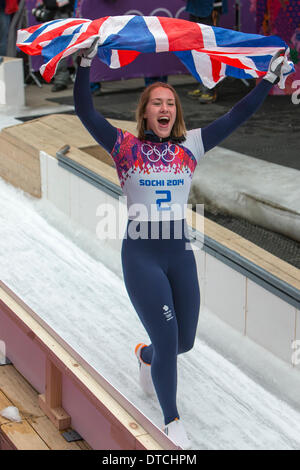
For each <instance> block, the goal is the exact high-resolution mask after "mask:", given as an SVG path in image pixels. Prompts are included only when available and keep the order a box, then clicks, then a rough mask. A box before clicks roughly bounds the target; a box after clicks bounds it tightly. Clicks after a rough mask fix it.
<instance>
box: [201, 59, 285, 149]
mask: <svg viewBox="0 0 300 470" xmlns="http://www.w3.org/2000/svg"><path fill="white" fill-rule="evenodd" d="M283 54H284V51H278V52H277V53H276V54H275V55H274V57H273V58H272V59H271V61H270V64H269V69H268V72H267V74H266V75H265V76H264V78H263V79H262V81H261V82H260V83H259V84H258V85H256V87H255V88H254V89H253V90H252V91H251V92H250V93H248V95H247V96H245V97H244V98H243V99H242V100H240V101H239V102H238V103H237V104H236V105H235V106H234V107H233V108H232V109H231V110H230V111H229V112H228V113H226V114H225V115H224V116H222V117H220V118H219V119H217V120H216V121H214V122H212V123H211V124H209V125H208V126H206V127H204V128H203V129H202V141H203V146H204V150H205V152H208V150H210V149H212V148H213V147H215V146H216V145H218V144H219V143H220V142H222V140H224V139H226V137H228V136H229V135H230V134H231V133H232V132H233V131H234V130H235V129H237V127H239V126H240V125H241V124H243V123H244V122H245V121H247V119H249V118H250V117H251V116H252V114H254V113H255V112H256V111H257V110H258V108H259V107H260V105H261V104H262V103H263V101H264V100H265V98H266V96H267V95H268V93H269V91H270V89H271V88H272V86H273V85H274V84H275V83H277V82H278V81H279V79H280V76H281V68H282V65H283V62H284V56H283Z"/></svg>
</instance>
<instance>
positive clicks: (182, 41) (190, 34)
mask: <svg viewBox="0 0 300 470" xmlns="http://www.w3.org/2000/svg"><path fill="white" fill-rule="evenodd" d="M158 19H159V22H160V24H161V26H162V28H163V30H164V32H165V33H166V35H167V36H168V39H169V50H170V51H184V50H186V48H187V47H186V45H187V44H188V45H189V49H200V48H201V47H203V36H202V32H201V29H200V28H199V25H198V24H197V23H194V22H192V21H186V20H179V19H176V18H172V22H170V18H164V17H162V16H159V17H158Z"/></svg>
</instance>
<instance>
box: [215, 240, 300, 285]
mask: <svg viewBox="0 0 300 470" xmlns="http://www.w3.org/2000/svg"><path fill="white" fill-rule="evenodd" d="M223 244H224V245H225V246H227V247H228V248H230V249H231V250H233V251H236V252H237V253H239V254H240V255H241V256H243V257H244V258H246V259H248V260H249V261H251V262H252V263H254V264H256V265H257V266H260V267H262V268H263V269H265V270H266V271H267V272H269V273H270V274H273V275H274V276H276V277H277V278H279V279H281V280H283V281H284V282H286V283H287V284H289V285H291V286H293V287H295V288H296V289H298V290H300V270H299V269H297V268H296V267H294V266H292V265H290V264H289V263H287V262H285V261H283V260H281V259H279V258H277V257H276V256H274V255H273V254H272V253H269V252H267V251H265V250H263V249H262V248H260V247H258V246H257V245H255V244H253V243H251V242H249V241H248V240H245V239H244V238H239V239H236V240H234V242H232V240H230V241H228V242H227V241H226V240H225V241H224V242H223Z"/></svg>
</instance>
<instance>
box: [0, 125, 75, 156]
mask: <svg viewBox="0 0 300 470" xmlns="http://www.w3.org/2000/svg"><path fill="white" fill-rule="evenodd" d="M2 137H3V138H5V139H6V140H8V141H10V142H11V143H12V144H14V145H16V146H19V147H20V148H23V149H24V150H25V151H26V152H28V153H33V154H35V155H36V151H38V153H37V158H39V152H40V150H44V151H45V152H47V153H48V154H49V155H52V156H54V157H55V155H56V152H57V150H59V149H60V148H61V147H62V146H63V145H67V144H68V145H71V144H72V142H71V140H70V137H69V136H68V135H64V134H63V133H61V132H59V131H57V130H56V129H53V128H51V127H49V126H47V125H46V124H44V123H43V122H41V121H40V120H39V121H35V122H33V123H31V122H27V123H24V124H21V125H18V126H12V127H8V128H6V129H4V130H3V131H2Z"/></svg>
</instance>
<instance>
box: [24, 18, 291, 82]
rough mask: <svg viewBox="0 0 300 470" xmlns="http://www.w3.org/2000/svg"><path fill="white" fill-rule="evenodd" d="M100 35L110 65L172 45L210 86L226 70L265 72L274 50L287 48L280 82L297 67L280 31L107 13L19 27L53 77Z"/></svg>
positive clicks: (101, 52)
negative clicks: (264, 33) (272, 33)
mask: <svg viewBox="0 0 300 470" xmlns="http://www.w3.org/2000/svg"><path fill="white" fill-rule="evenodd" d="M95 38H98V52H97V54H98V57H99V59H100V60H102V61H103V62H105V63H106V64H107V65H108V66H109V67H111V68H119V67H123V66H124V65H127V64H129V63H130V62H132V61H133V60H134V59H135V58H136V57H137V56H138V55H139V54H141V53H147V52H157V53H159V52H166V51H170V52H172V53H174V54H176V56H177V57H178V58H179V59H180V60H181V61H182V62H183V63H184V65H185V66H186V68H187V69H188V70H189V71H190V72H191V74H192V75H193V76H194V77H195V78H196V79H197V80H198V81H201V82H203V83H204V84H205V85H206V86H207V87H209V88H213V87H214V86H215V85H216V84H217V83H218V82H219V81H221V80H222V79H223V78H224V77H225V76H232V77H236V78H242V79H247V78H258V77H263V76H264V75H265V74H266V72H267V70H268V65H269V62H270V60H271V58H272V56H273V55H274V54H275V53H276V52H277V51H279V50H284V51H285V62H284V66H283V67H282V77H281V80H280V82H279V86H280V87H281V88H284V82H285V78H286V76H287V75H288V74H289V73H291V72H293V71H294V67H293V63H292V62H291V61H289V60H288V53H289V48H288V46H287V44H286V43H285V42H284V41H283V40H282V39H281V38H279V37H278V36H262V35H259V34H248V33H242V32H239V31H234V30H230V29H224V28H219V27H214V26H208V25H204V24H200V23H193V22H190V21H187V20H182V19H177V18H165V17H158V16H130V15H124V16H107V17H104V18H99V19H97V20H93V21H92V20H88V19H83V18H68V19H59V20H53V21H49V22H47V23H43V24H38V25H36V26H31V27H29V28H26V29H21V30H19V31H18V37H17V47H19V48H20V49H21V50H22V51H24V52H25V53H26V54H29V55H42V56H43V58H44V64H43V65H42V67H41V68H40V72H41V75H42V76H43V77H44V79H45V80H46V81H47V82H49V81H50V80H51V78H52V77H53V75H54V74H55V71H56V68H57V65H58V63H59V61H60V60H61V59H63V58H64V57H67V56H69V55H71V54H74V53H75V52H77V51H79V50H80V49H85V48H89V47H90V46H91V45H92V43H93V41H94V39H95Z"/></svg>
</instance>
